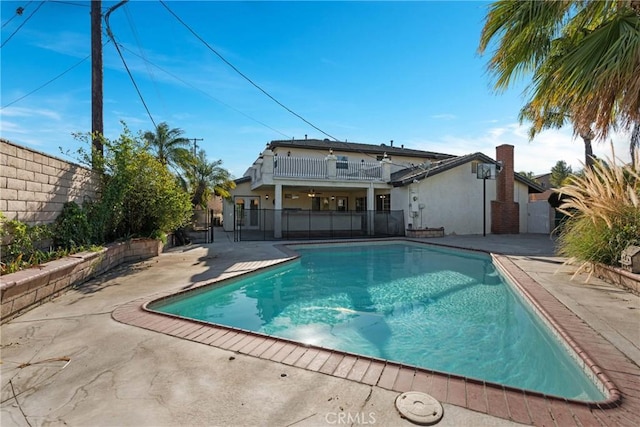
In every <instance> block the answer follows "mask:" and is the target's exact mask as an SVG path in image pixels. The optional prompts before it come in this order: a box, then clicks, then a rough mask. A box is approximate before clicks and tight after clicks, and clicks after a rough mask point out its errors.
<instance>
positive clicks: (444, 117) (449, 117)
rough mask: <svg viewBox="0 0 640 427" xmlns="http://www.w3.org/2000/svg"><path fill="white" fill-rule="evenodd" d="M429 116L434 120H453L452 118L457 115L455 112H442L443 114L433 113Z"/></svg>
mask: <svg viewBox="0 0 640 427" xmlns="http://www.w3.org/2000/svg"><path fill="white" fill-rule="evenodd" d="M431 118H432V119H436V120H454V119H457V118H458V117H457V116H456V115H455V114H448V113H443V114H434V115H433V116H431Z"/></svg>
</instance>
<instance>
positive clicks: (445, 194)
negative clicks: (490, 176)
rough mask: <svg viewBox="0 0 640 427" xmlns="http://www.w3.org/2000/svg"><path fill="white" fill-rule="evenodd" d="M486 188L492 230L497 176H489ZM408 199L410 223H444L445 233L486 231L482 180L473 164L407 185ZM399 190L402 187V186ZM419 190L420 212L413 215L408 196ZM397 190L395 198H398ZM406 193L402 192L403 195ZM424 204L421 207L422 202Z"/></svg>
mask: <svg viewBox="0 0 640 427" xmlns="http://www.w3.org/2000/svg"><path fill="white" fill-rule="evenodd" d="M486 184H487V192H486V202H485V209H486V232H487V234H488V233H490V232H491V200H494V199H495V197H496V182H495V180H487V182H486ZM407 188H408V191H406V190H405V191H406V193H405V196H404V199H405V200H406V202H405V203H406V204H405V205H404V206H402V207H398V209H405V212H406V213H407V224H408V223H409V222H411V223H413V227H414V228H436V227H444V231H445V234H454V233H455V234H482V231H483V228H482V217H483V215H482V204H483V200H482V180H480V179H477V178H476V174H475V173H471V164H470V163H467V164H464V165H461V166H458V167H457V168H453V169H450V170H448V171H445V172H442V173H439V174H437V175H434V176H431V177H428V178H427V179H425V180H422V181H420V182H419V183H417V184H410V185H409V186H407ZM398 190H399V189H398ZM412 191H413V192H415V193H416V195H417V197H418V200H417V201H416V202H413V201H412V202H411V203H417V204H418V211H417V212H418V214H417V216H416V217H413V218H412V217H411V214H410V212H411V209H410V207H409V203H408V198H409V197H410V195H411V192H412ZM395 194H396V191H394V194H393V195H392V196H391V199H392V200H393V199H394V195H395ZM400 197H401V198H402V197H403V196H402V195H401V196H400ZM421 205H422V206H423V208H422V209H420V208H419V207H420V206H421Z"/></svg>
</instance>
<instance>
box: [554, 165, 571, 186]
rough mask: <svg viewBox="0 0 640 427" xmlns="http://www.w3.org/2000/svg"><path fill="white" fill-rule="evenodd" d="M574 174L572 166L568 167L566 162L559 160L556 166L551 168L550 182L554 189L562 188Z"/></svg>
mask: <svg viewBox="0 0 640 427" xmlns="http://www.w3.org/2000/svg"><path fill="white" fill-rule="evenodd" d="M572 173H573V171H572V170H571V166H567V163H566V162H565V161H564V160H558V162H557V163H556V165H555V166H554V167H552V168H551V178H550V179H549V182H550V183H551V185H552V186H553V187H556V188H560V187H562V186H563V184H564V183H565V181H566V179H567V178H568V177H569V176H570V175H571V174H572Z"/></svg>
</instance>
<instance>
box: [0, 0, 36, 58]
mask: <svg viewBox="0 0 640 427" xmlns="http://www.w3.org/2000/svg"><path fill="white" fill-rule="evenodd" d="M44 3H45V2H44V1H41V2H40V4H39V5H38V7H36V8H35V10H34V11H33V12H31V15H29V16H27V18H26V19H25V20H24V21H22V23H21V24H20V25H18V28H16V29H15V31H14V32H13V33H11V35H10V36H9V37H7V38H6V40H5V41H3V42H2V44H1V45H0V49H2V48H3V47H4V45H5V44H7V42H8V41H9V40H11V37H13V36H14V35H15V34H16V33H17V32H18V31H19V30H20V28H22V27H23V25H24V24H26V23H27V22H28V21H29V19H31V17H32V16H33V15H35V13H36V12H37V11H38V9H40V8H41V7H42V5H43V4H44ZM16 13H17V11H16ZM18 15H20V14H19V13H18Z"/></svg>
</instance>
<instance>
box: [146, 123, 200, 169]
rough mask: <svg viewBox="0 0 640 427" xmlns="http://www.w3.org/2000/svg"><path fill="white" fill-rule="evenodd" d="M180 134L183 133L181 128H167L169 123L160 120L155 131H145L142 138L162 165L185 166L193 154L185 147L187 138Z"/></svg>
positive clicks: (187, 143) (187, 142)
mask: <svg viewBox="0 0 640 427" xmlns="http://www.w3.org/2000/svg"><path fill="white" fill-rule="evenodd" d="M182 134H184V131H183V130H182V129H180V128H173V129H169V125H168V124H167V123H166V122H162V123H160V124H159V125H158V126H157V127H156V130H155V132H153V131H146V132H144V133H143V134H142V138H143V139H144V141H145V142H146V143H147V144H148V146H149V148H150V149H151V152H152V153H153V155H154V156H155V157H156V158H157V159H158V160H159V161H160V163H162V164H163V165H164V166H172V167H174V168H176V167H178V168H186V167H188V165H189V164H190V163H191V162H192V159H193V155H192V154H191V151H190V150H189V149H188V148H187V146H188V145H189V140H188V139H187V138H184V137H183V136H182Z"/></svg>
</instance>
